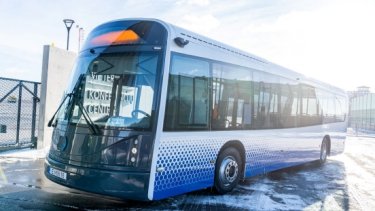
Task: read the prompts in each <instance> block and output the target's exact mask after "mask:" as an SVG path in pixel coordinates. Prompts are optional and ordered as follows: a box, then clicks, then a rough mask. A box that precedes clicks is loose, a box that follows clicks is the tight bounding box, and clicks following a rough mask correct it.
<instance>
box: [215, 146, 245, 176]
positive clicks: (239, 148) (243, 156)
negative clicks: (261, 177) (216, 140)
mask: <svg viewBox="0 0 375 211" xmlns="http://www.w3.org/2000/svg"><path fill="white" fill-rule="evenodd" d="M229 147H233V148H235V149H237V150H238V152H239V153H240V157H241V161H242V166H241V167H242V172H241V178H240V179H242V178H244V177H245V166H246V164H245V163H246V151H245V147H244V145H243V144H242V142H241V141H239V140H230V141H227V142H226V143H225V144H224V145H223V146H222V147H221V148H220V150H219V152H218V153H217V155H216V162H217V157H219V155H220V153H221V152H222V151H224V150H225V149H226V148H229ZM216 162H215V164H216ZM215 166H216V165H215Z"/></svg>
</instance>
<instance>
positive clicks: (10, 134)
mask: <svg viewBox="0 0 375 211" xmlns="http://www.w3.org/2000/svg"><path fill="white" fill-rule="evenodd" d="M39 96H40V83H39V82H33V81H25V80H16V79H10V78H2V77H0V151H2V150H7V149H16V148H24V147H36V143H37V125H38V113H39V112H38V105H39V104H38V102H39V100H40V99H39Z"/></svg>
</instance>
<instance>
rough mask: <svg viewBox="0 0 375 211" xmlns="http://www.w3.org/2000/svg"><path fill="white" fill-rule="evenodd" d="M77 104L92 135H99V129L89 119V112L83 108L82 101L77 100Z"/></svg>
mask: <svg viewBox="0 0 375 211" xmlns="http://www.w3.org/2000/svg"><path fill="white" fill-rule="evenodd" d="M77 105H78V108H79V110H80V111H81V113H82V116H83V118H84V119H85V121H86V123H87V125H88V126H89V128H90V130H91V132H92V134H94V135H100V134H101V131H100V129H99V128H98V126H97V125H96V124H95V123H94V122H93V121H92V120H91V118H90V116H89V114H88V113H87V110H86V109H85V107H83V105H82V103H81V102H79V101H78V102H77Z"/></svg>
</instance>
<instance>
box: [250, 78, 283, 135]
mask: <svg viewBox="0 0 375 211" xmlns="http://www.w3.org/2000/svg"><path fill="white" fill-rule="evenodd" d="M279 80H280V79H279V77H277V76H275V75H271V74H267V73H261V72H258V71H257V72H254V126H253V128H255V129H263V128H264V129H265V128H278V127H279V125H280V103H279V102H280V100H281V99H280V89H279Z"/></svg>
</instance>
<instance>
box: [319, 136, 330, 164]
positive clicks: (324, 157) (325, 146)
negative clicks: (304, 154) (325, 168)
mask: <svg viewBox="0 0 375 211" xmlns="http://www.w3.org/2000/svg"><path fill="white" fill-rule="evenodd" d="M327 155H328V140H327V138H326V137H324V139H323V141H322V146H321V147H320V158H319V162H320V164H323V163H325V162H326V160H327Z"/></svg>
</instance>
